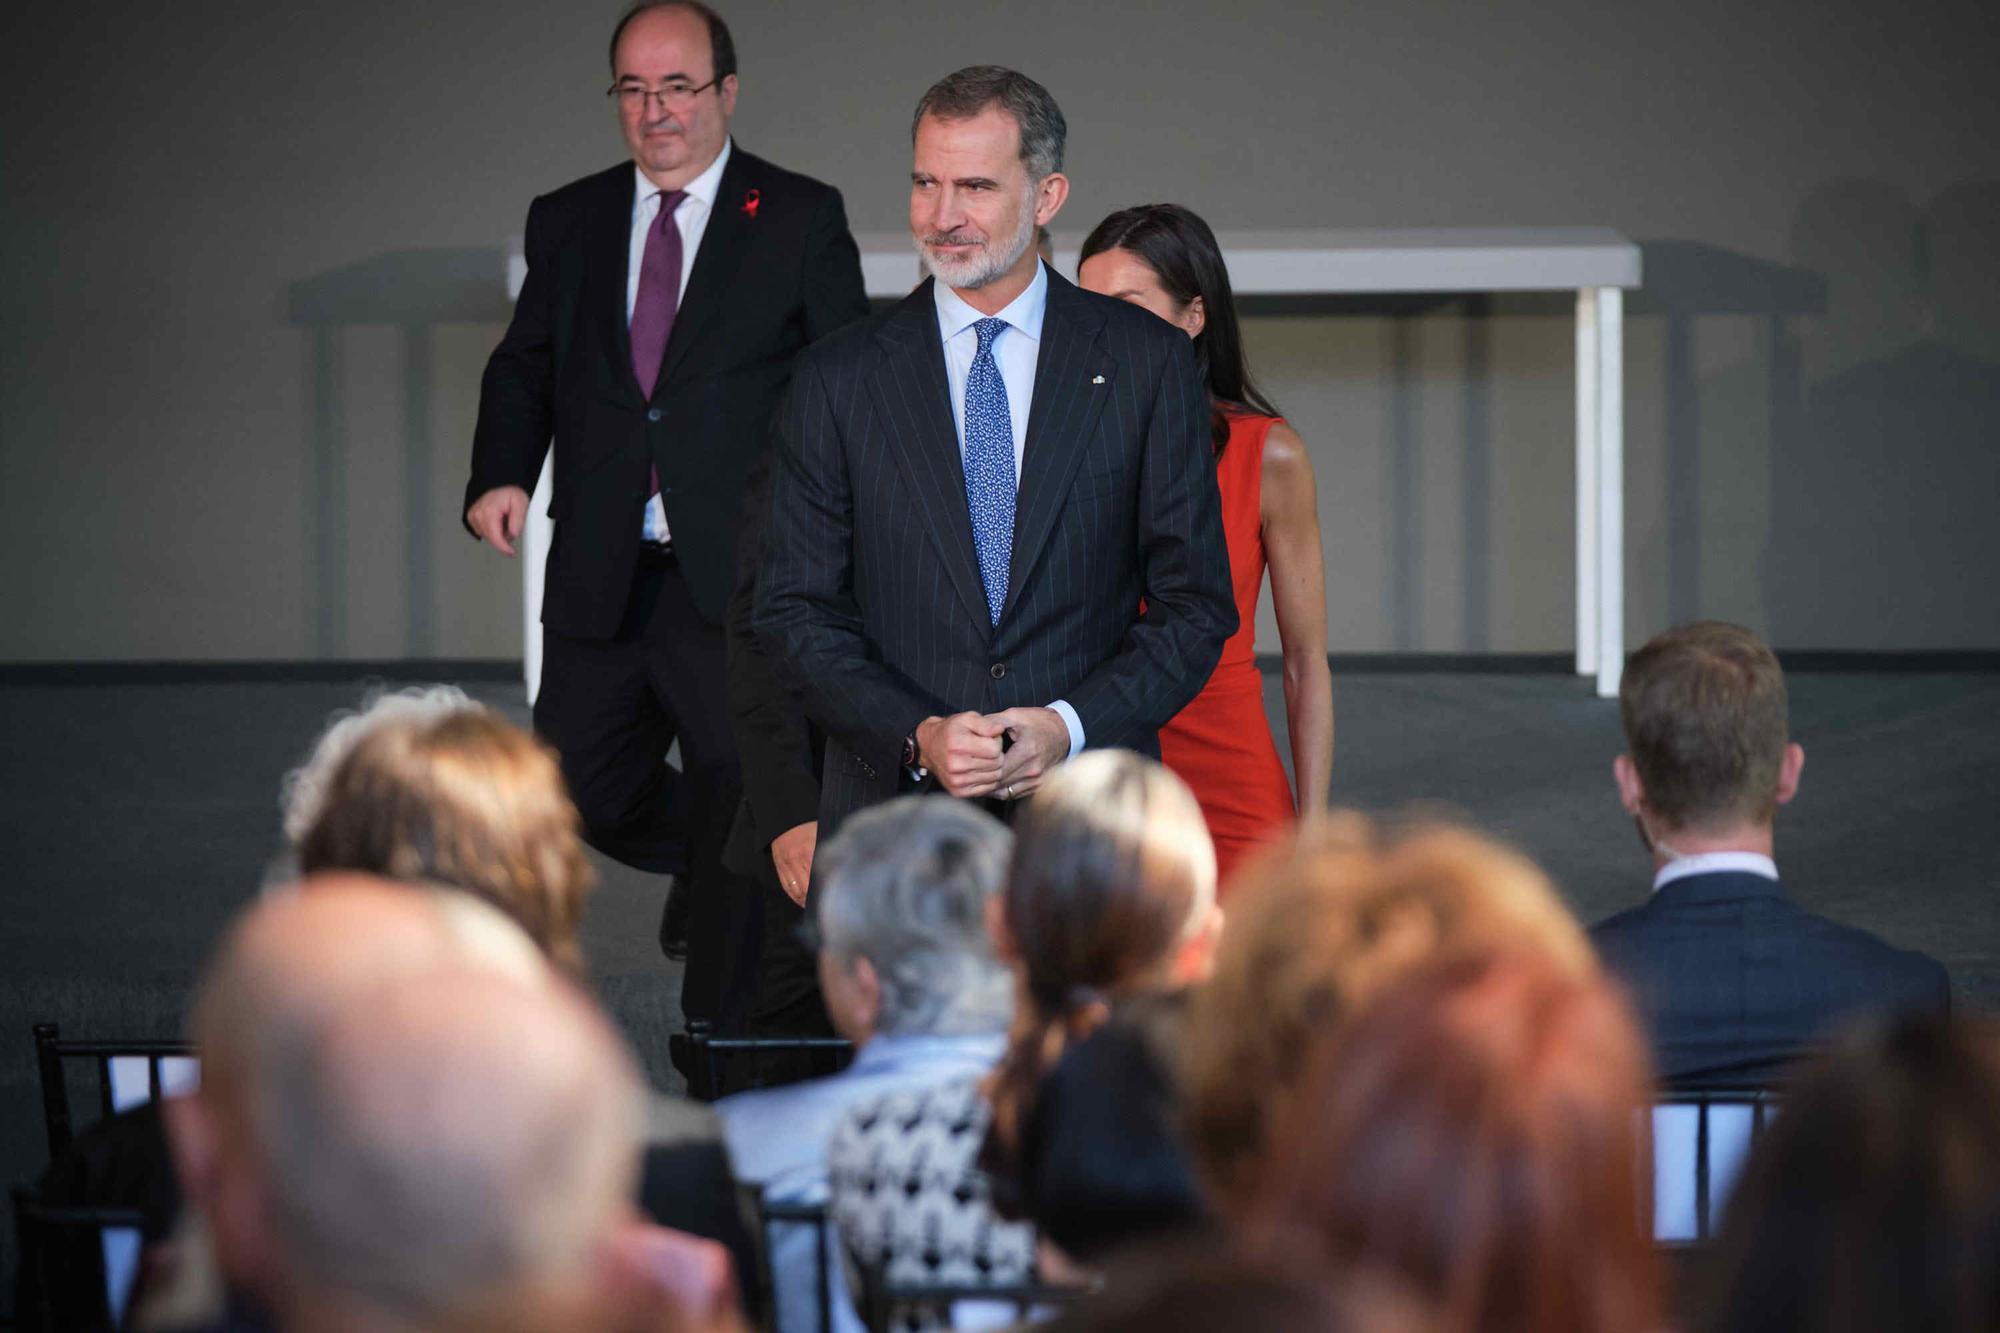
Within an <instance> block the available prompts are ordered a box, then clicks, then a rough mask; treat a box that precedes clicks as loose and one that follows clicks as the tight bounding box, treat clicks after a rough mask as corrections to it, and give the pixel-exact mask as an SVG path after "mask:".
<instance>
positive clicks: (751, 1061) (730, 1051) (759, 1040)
mask: <svg viewBox="0 0 2000 1333" xmlns="http://www.w3.org/2000/svg"><path fill="white" fill-rule="evenodd" d="M687 1040H688V1043H689V1045H690V1046H691V1047H692V1048H693V1051H694V1060H693V1065H692V1068H691V1069H690V1071H689V1076H688V1095H689V1096H691V1097H693V1098H695V1099H696V1100H698V1101H704V1102H712V1101H714V1100H715V1099H716V1098H717V1097H720V1096H722V1095H723V1094H724V1093H729V1092H743V1091H745V1090H747V1089H750V1088H764V1087H773V1086H776V1085H778V1084H781V1083H795V1082H797V1081H798V1080H799V1079H801V1078H823V1077H825V1076H826V1075H828V1074H837V1073H839V1072H840V1071H841V1070H843V1069H845V1068H847V1066H848V1065H849V1064H850V1063H851V1062H852V1061H853V1059H854V1043H853V1042H851V1041H849V1040H847V1038H845V1037H721V1036H717V1035H716V1034H715V1032H714V1030H713V1029H712V1028H711V1027H710V1026H709V1025H708V1023H707V1022H705V1021H703V1020H701V1019H696V1020H694V1021H693V1022H691V1023H689V1024H688V1029H687Z"/></svg>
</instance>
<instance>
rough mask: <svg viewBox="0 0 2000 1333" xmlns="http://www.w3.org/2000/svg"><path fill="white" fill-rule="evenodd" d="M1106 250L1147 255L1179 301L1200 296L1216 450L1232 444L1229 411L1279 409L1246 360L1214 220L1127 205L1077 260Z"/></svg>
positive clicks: (1197, 346)
mask: <svg viewBox="0 0 2000 1333" xmlns="http://www.w3.org/2000/svg"><path fill="white" fill-rule="evenodd" d="M1106 250H1126V251H1130V252H1131V253H1132V254H1135V255H1137V256H1138V257H1139V258H1140V259H1142V260H1144V261H1145V263H1146V267H1147V268H1150V269H1152V270H1153V276H1155V277H1157V278H1158V279H1159V280H1160V286H1161V287H1162V288H1164V289H1165V290H1166V293H1167V295H1168V296H1170V297H1172V298H1173V300H1174V303H1175V304H1176V305H1181V306H1185V305H1187V304H1188V302H1190V301H1192V300H1194V298H1195V297H1197V296H1199V297H1200V298H1201V304H1202V310H1203V312H1204V321H1203V324H1202V330H1201V332H1200V333H1197V334H1196V335H1195V336H1194V363H1195V366H1196V368H1197V369H1198V370H1200V372H1201V378H1202V381H1203V383H1205V384H1207V385H1208V397H1209V401H1210V404H1211V406H1210V408H1209V416H1208V433H1209V437H1210V439H1212V440H1213V441H1214V442H1215V452H1216V453H1218V454H1219V453H1221V452H1222V446H1223V445H1225V444H1227V443H1228V442H1229V410H1230V409H1231V408H1234V409H1236V410H1237V411H1239V412H1240V411H1249V412H1261V413H1262V414H1263V415H1265V416H1267V417H1275V416H1277V415H1279V413H1278V409H1277V408H1276V407H1273V406H1272V405H1271V400H1270V399H1269V398H1266V397H1265V396H1264V391H1263V390H1262V389H1260V388H1258V387H1257V384H1256V382H1255V381H1254V380H1252V379H1251V378H1250V368H1249V366H1247V365H1245V364H1244V361H1243V334H1242V330H1241V329H1240V327H1239V326H1238V324H1237V321H1236V296H1235V293H1233V292H1232V291H1231V290H1230V288H1229V268H1228V266H1227V265H1225V264H1224V263H1223V262H1222V247H1221V246H1219V245H1217V244H1216V243H1215V233H1214V232H1212V231H1210V230H1209V227H1208V224H1207V223H1206V222H1203V221H1202V220H1201V218H1200V217H1199V216H1198V215H1196V214H1195V213H1194V212H1192V211H1191V210H1189V209H1186V208H1183V207H1181V206H1180V205H1179V204H1141V205H1139V206H1138V207H1137V208H1121V209H1119V210H1118V211H1117V212H1116V213H1113V214H1112V215H1111V216H1110V217H1108V218H1106V219H1104V221H1102V222H1100V223H1098V224H1097V225H1096V226H1095V227H1093V228H1091V231H1090V235H1088V236H1086V237H1085V238H1084V241H1083V255H1082V258H1081V259H1079V260H1078V261H1077V262H1078V263H1079V264H1081V263H1082V262H1083V260H1085V259H1089V258H1090V257H1091V256H1093V255H1100V254H1103V253H1104V252H1105V251H1106Z"/></svg>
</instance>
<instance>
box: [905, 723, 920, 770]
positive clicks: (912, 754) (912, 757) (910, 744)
mask: <svg viewBox="0 0 2000 1333" xmlns="http://www.w3.org/2000/svg"><path fill="white" fill-rule="evenodd" d="M916 766H917V733H916V732H914V731H913V732H911V733H910V734H909V735H907V736H905V737H903V767H904V768H915V767H916Z"/></svg>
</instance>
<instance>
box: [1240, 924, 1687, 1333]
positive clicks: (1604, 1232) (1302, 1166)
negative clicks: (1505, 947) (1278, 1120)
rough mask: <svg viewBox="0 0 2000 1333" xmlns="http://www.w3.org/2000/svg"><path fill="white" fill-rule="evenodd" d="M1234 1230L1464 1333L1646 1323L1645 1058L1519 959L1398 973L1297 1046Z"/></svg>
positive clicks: (1531, 959) (1456, 962)
mask: <svg viewBox="0 0 2000 1333" xmlns="http://www.w3.org/2000/svg"><path fill="white" fill-rule="evenodd" d="M1317 1045H1318V1049H1317V1051H1316V1052H1315V1054H1314V1056H1313V1058H1312V1060H1311V1071H1310V1073H1309V1075H1308V1077H1307V1078H1306V1080H1305V1082H1304V1084H1303V1085H1302V1090H1301V1094H1300V1095H1299V1096H1298V1097H1297V1098H1296V1099H1295V1100H1294V1102H1293V1103H1292V1106H1291V1108H1290V1110H1289V1111H1288V1113H1287V1115H1286V1117H1285V1119H1284V1122H1283V1124H1282V1125H1281V1126H1280V1127H1279V1132H1278V1133H1277V1135H1276V1136H1275V1138H1274V1139H1273V1141H1272V1143H1271V1145H1270V1147H1269V1150H1268V1151H1267V1152H1266V1153H1265V1155H1264V1160H1263V1162H1262V1164H1261V1169H1260V1171H1259V1173H1258V1185H1257V1189H1256V1195H1255V1201H1254V1204H1253V1206H1252V1209H1251V1213H1250V1217H1249V1219H1248V1222H1247V1224H1246V1226H1245V1234H1246V1237H1247V1238H1248V1240H1249V1242H1250V1243H1251V1244H1252V1245H1255V1244H1258V1243H1259V1242H1260V1240H1261V1239H1262V1238H1266V1237H1276V1236H1285V1237H1289V1238H1293V1239H1301V1240H1306V1241H1308V1242H1309V1243H1314V1244H1316V1245H1317V1248H1318V1249H1319V1251H1320V1253H1321V1254H1322V1255H1323V1257H1324V1259H1325V1260H1326V1262H1327V1264H1328V1266H1329V1267H1330V1268H1331V1269H1333V1270H1334V1271H1336V1272H1338V1271H1343V1270H1346V1269H1350V1268H1358V1269H1359V1270H1361V1271H1364V1272H1373V1273H1384V1274H1387V1275H1389V1276H1391V1277H1394V1278H1397V1279H1400V1280H1401V1281H1403V1282H1404V1283H1406V1284H1407V1285H1408V1286H1409V1287H1410V1289H1411V1290H1412V1291H1413V1292H1414V1293H1415V1294H1416V1295H1417V1296H1418V1297H1419V1298H1420V1299H1421V1300H1423V1301H1424V1302H1425V1304H1426V1305H1428V1306H1430V1307H1431V1308H1432V1309H1433V1310H1434V1311H1435V1312H1436V1314H1437V1316H1438V1325H1439V1327H1440V1328H1442V1329H1447V1330H1463V1331H1464V1333H1475V1331H1476V1333H1646V1331H1647V1330H1651V1329H1656V1328H1658V1327H1659V1319H1660V1303H1659V1302H1660V1294H1659V1292H1660V1287H1659V1273H1658V1258H1657V1255H1656V1253H1655V1251H1654V1248H1653V1242H1652V1237H1651V1236H1650V1235H1649V1234H1648V1230H1647V1228H1646V1226H1645V1225H1644V1219H1648V1218H1650V1217H1651V1216H1652V1200H1651V1189H1650V1186H1651V1177H1650V1163H1651V1161H1652V1147H1651V1142H1650V1136H1649V1134H1648V1132H1647V1127H1648V1120H1647V1117H1646V1116H1645V1115H1644V1114H1642V1112H1643V1110H1644V1108H1645V1107H1646V1105H1647V1104H1648V1100H1649V1097H1650V1090H1651V1087H1652V1068H1651V1065H1650V1063H1649V1060H1648V1057H1647V1053H1646V1043H1645V1039H1644V1037H1643V1036H1642V1035H1641V1034H1640V1032H1639V1029H1638V1026H1637V1024H1636V1023H1635V1022H1634V1021H1633V1019H1632V1016H1631V1013H1630V1011H1629V1010H1628V1009H1627V1008H1626V1006H1625V1003H1624V1001H1623V1000H1622V999H1621V998H1620V997H1619V995H1618V993H1617V991H1616V990H1615V988H1614V987H1613V986H1612V984H1611V983H1610V982H1608V981H1606V980H1604V979H1603V978H1601V977H1578V976H1576V975H1574V974H1571V973H1567V972H1565V971H1563V970H1562V969H1561V968H1559V967H1557V966H1556V965H1555V964H1554V963H1553V962H1552V961H1551V960H1550V959H1548V958H1547V957H1545V956H1540V955H1536V954H1533V953H1514V954H1492V955H1488V956H1485V957H1470V958H1459V959H1452V960H1445V961H1441V962H1438V963H1435V964H1433V965H1431V966H1429V967H1425V968H1422V969H1419V970H1418V971H1416V972H1413V973H1411V974H1409V975H1407V976H1406V977H1405V978H1404V979H1403V980H1402V981H1400V982H1398V983H1397V984H1396V985H1395V986H1393V987H1391V988H1390V989H1389V990H1387V991H1385V992H1384V993H1383V994H1381V995H1380V996H1378V997H1377V998H1376V999H1375V1000H1374V1001H1373V1002H1372V1003H1371V1004H1370V1005H1369V1007H1368V1008H1367V1009H1366V1010H1365V1011H1364V1012H1363V1013H1361V1014H1360V1015H1359V1016H1357V1017H1356V1018H1355V1019H1354V1021H1353V1022H1352V1023H1351V1024H1349V1025H1348V1026H1347V1027H1346V1028H1345V1029H1344V1030H1341V1031H1339V1032H1338V1033H1336V1034H1335V1035H1334V1036H1333V1037H1332V1038H1331V1039H1329V1040H1326V1041H1323V1042H1320V1043H1318V1044H1317Z"/></svg>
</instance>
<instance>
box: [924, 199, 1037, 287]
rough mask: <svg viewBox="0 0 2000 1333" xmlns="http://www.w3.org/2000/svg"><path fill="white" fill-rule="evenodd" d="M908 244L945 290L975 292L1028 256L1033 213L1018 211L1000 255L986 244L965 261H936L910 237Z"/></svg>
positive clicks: (1033, 228) (1029, 209)
mask: <svg viewBox="0 0 2000 1333" xmlns="http://www.w3.org/2000/svg"><path fill="white" fill-rule="evenodd" d="M910 242H911V244H913V245H915V246H916V248H917V259H918V261H919V262H921V263H922V264H923V266H924V271H925V272H927V273H929V274H930V275H931V276H932V277H934V278H936V279H937V280H938V281H939V282H941V283H943V284H944V285H945V286H947V287H951V288H954V289H956V290H958V291H977V290H979V289H980V288H981V287H985V286H987V285H988V284H990V283H992V282H994V281H996V280H998V279H999V278H1000V277H1001V276H1002V275H1003V274H1005V273H1006V272H1007V270H1009V269H1011V268H1013V267H1014V265H1015V264H1017V263H1019V262H1020V259H1021V256H1022V255H1024V254H1026V253H1028V248H1029V247H1030V246H1032V245H1033V244H1034V243H1035V210H1034V209H1033V208H1027V209H1023V210H1022V212H1021V227H1020V230H1019V231H1018V232H1016V233H1015V235H1014V238H1013V242H1012V244H1010V245H1009V246H1008V247H1007V249H1006V252H1005V253H1004V254H1000V253H996V252H995V251H994V249H993V248H992V245H991V243H988V244H987V245H985V246H982V247H981V248H980V252H979V253H978V254H976V255H973V256H972V257H970V258H968V259H963V260H958V259H939V258H937V257H936V256H935V255H933V254H931V252H930V251H929V250H927V249H925V248H924V243H923V241H922V240H921V239H919V238H918V237H917V236H915V235H914V234H913V235H912V236H911V237H910Z"/></svg>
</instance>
